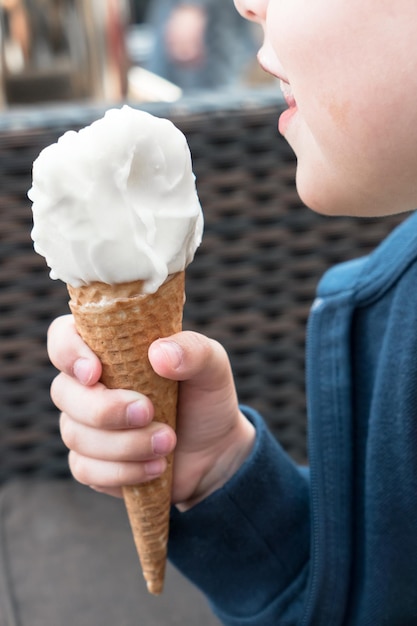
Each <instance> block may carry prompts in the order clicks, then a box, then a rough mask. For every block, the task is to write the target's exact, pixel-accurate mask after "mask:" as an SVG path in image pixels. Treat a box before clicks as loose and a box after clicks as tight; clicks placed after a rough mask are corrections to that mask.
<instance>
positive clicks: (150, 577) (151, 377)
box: [68, 272, 184, 594]
mask: <svg viewBox="0 0 417 626" xmlns="http://www.w3.org/2000/svg"><path fill="white" fill-rule="evenodd" d="M142 287H143V281H136V282H132V283H122V284H119V285H107V284H104V283H97V282H96V283H91V284H90V285H87V286H83V287H77V288H74V287H71V286H70V285H68V291H69V294H70V297H71V300H70V308H71V311H72V313H73V315H74V318H75V324H76V327H77V330H78V332H79V333H80V335H81V337H82V338H83V339H84V341H85V342H86V343H87V344H88V345H89V346H90V348H91V349H92V350H93V351H94V352H95V353H96V354H97V356H98V357H99V358H100V360H101V362H102V366H103V373H102V377H101V380H102V382H103V383H104V384H105V385H106V386H107V387H109V388H122V389H132V390H135V391H138V392H140V393H143V394H145V395H147V396H148V397H149V398H150V399H151V400H152V402H153V405H154V409H155V416H154V419H155V420H156V421H158V422H164V423H166V424H169V425H170V426H172V427H173V428H175V421H176V411H177V395H178V385H177V383H176V382H175V381H171V380H167V379H164V378H161V377H160V376H158V375H157V374H155V372H154V371H153V369H152V367H151V365H150V363H149V360H148V348H149V346H150V344H151V343H152V342H153V341H155V339H158V338H160V337H166V336H169V335H171V334H173V333H176V332H179V331H180V330H181V327H182V312H183V305H184V272H179V273H177V274H174V275H173V276H172V277H169V278H168V280H167V281H165V283H163V285H161V287H160V288H159V289H158V291H156V292H155V293H153V294H143V293H142ZM171 482H172V456H171V457H170V458H169V459H168V467H167V469H166V471H165V472H164V474H163V475H162V476H161V477H160V478H157V479H155V480H152V481H151V482H147V483H142V484H140V485H135V486H127V487H124V488H123V494H124V499H125V504H126V508H127V512H128V516H129V521H130V525H131V528H132V532H133V537H134V541H135V544H136V548H137V551H138V554H139V558H140V561H141V565H142V570H143V575H144V577H145V580H146V583H147V587H148V590H149V592H150V593H153V594H159V593H161V591H162V588H163V582H164V573H165V564H166V554H167V540H168V530H169V511H170V500H171Z"/></svg>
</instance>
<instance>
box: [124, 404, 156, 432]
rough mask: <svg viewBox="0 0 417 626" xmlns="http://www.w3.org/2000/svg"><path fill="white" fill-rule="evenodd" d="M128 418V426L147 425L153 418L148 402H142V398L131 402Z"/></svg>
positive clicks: (128, 407)
mask: <svg viewBox="0 0 417 626" xmlns="http://www.w3.org/2000/svg"><path fill="white" fill-rule="evenodd" d="M126 418H127V423H128V426H132V427H140V426H146V425H147V424H149V422H150V419H151V414H150V412H149V407H148V405H147V404H145V403H144V402H142V401H141V400H136V402H131V403H130V404H128V405H127V408H126Z"/></svg>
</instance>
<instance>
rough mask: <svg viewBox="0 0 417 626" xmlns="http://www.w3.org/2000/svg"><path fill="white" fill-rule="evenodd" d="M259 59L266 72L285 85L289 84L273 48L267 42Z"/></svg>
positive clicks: (258, 56) (261, 49)
mask: <svg viewBox="0 0 417 626" xmlns="http://www.w3.org/2000/svg"><path fill="white" fill-rule="evenodd" d="M257 58H258V63H259V65H260V66H261V68H262V69H263V70H264V71H265V72H267V73H268V74H272V76H275V78H278V79H279V80H281V81H283V82H285V83H288V82H289V81H288V79H287V77H286V76H285V72H284V70H283V68H282V67H281V64H280V62H279V60H278V58H277V56H276V54H275V52H274V50H273V48H272V47H271V46H270V45H269V44H268V43H267V42H264V44H263V46H262V47H261V48H260V50H259V52H258V55H257Z"/></svg>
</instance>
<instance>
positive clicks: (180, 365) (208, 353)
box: [149, 331, 233, 392]
mask: <svg viewBox="0 0 417 626" xmlns="http://www.w3.org/2000/svg"><path fill="white" fill-rule="evenodd" d="M149 360H150V362H151V365H152V367H153V369H154V370H155V372H156V373H157V374H159V376H162V377H164V378H169V379H171V380H178V381H187V383H188V385H190V386H191V385H193V386H195V387H198V388H199V390H200V391H207V392H211V391H214V390H218V389H219V388H222V387H225V386H227V387H229V388H230V383H231V382H232V383H233V376H232V372H231V367H230V363H229V359H228V356H227V353H226V351H225V349H224V348H223V346H221V345H220V344H219V343H218V342H217V341H215V340H213V339H209V338H208V337H205V336H204V335H200V334H199V333H195V332H192V331H184V332H181V333H178V334H176V335H172V336H171V337H168V338H166V339H158V340H157V341H155V342H154V343H153V344H152V345H151V346H150V348H149Z"/></svg>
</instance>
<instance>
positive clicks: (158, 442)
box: [152, 428, 172, 456]
mask: <svg viewBox="0 0 417 626" xmlns="http://www.w3.org/2000/svg"><path fill="white" fill-rule="evenodd" d="M152 450H153V453H154V454H160V455H161V456H165V455H166V454H169V452H171V450H172V437H171V433H170V431H169V430H167V429H166V428H163V429H162V430H158V431H157V432H156V433H155V434H154V435H152Z"/></svg>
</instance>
